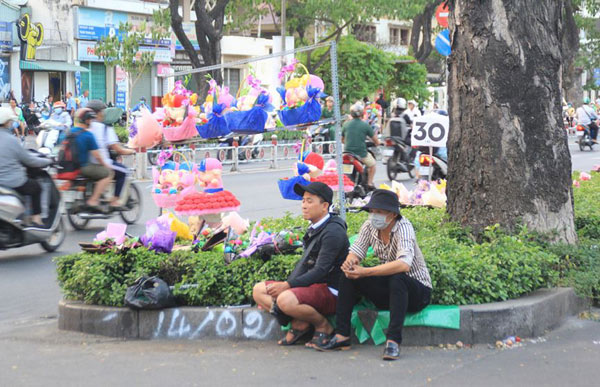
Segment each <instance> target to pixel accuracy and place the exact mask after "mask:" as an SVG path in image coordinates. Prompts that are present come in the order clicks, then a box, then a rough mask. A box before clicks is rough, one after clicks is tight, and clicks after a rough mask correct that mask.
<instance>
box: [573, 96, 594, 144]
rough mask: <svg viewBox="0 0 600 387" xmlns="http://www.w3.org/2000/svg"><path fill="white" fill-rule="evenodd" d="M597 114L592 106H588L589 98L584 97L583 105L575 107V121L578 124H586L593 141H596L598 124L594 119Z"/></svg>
mask: <svg viewBox="0 0 600 387" xmlns="http://www.w3.org/2000/svg"><path fill="white" fill-rule="evenodd" d="M597 120H598V116H597V115H596V112H595V111H594V108H592V107H591V106H590V99H589V98H588V97H585V98H584V99H583V105H582V106H580V107H579V108H577V122H579V124H580V125H584V126H587V127H588V128H589V129H590V137H591V139H592V142H593V143H596V144H597V143H598V141H597V138H598V124H597V123H596V121H597Z"/></svg>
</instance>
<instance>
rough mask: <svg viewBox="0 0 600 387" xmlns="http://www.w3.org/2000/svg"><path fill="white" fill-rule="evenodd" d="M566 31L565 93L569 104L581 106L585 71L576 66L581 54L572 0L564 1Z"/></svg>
mask: <svg viewBox="0 0 600 387" xmlns="http://www.w3.org/2000/svg"><path fill="white" fill-rule="evenodd" d="M564 5H565V7H564V29H563V36H562V42H561V43H562V54H563V62H564V64H563V93H564V98H565V100H566V101H567V102H572V103H573V104H574V105H575V106H579V104H580V102H581V101H582V100H583V85H582V84H581V75H582V74H583V69H582V68H581V67H577V66H576V65H575V59H576V57H577V54H578V53H579V27H577V22H576V21H575V9H574V8H573V4H572V3H571V0H564Z"/></svg>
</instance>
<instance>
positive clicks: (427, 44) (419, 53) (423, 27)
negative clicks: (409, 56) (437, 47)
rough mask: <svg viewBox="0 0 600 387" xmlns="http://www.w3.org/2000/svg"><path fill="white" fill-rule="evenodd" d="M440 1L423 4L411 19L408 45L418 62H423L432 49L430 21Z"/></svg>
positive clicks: (434, 0)
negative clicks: (419, 11)
mask: <svg viewBox="0 0 600 387" xmlns="http://www.w3.org/2000/svg"><path fill="white" fill-rule="evenodd" d="M442 1H444V0H432V1H431V2H430V3H429V4H427V5H426V6H425V8H424V9H423V12H422V13H420V14H419V15H417V16H415V17H414V19H413V25H412V31H411V34H410V46H411V47H412V50H413V56H414V57H415V59H416V60H417V61H418V62H419V63H425V60H426V59H427V58H428V57H429V55H430V54H431V52H432V51H433V46H432V45H431V23H432V19H433V15H434V13H435V10H436V8H437V6H438V5H440V4H441V3H442Z"/></svg>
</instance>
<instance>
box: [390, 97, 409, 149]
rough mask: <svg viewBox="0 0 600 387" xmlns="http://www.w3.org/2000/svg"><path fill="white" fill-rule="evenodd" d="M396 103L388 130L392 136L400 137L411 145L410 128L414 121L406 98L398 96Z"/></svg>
mask: <svg viewBox="0 0 600 387" xmlns="http://www.w3.org/2000/svg"><path fill="white" fill-rule="evenodd" d="M394 105H395V106H394V111H393V115H394V116H393V117H392V118H390V120H389V121H388V131H389V133H390V136H392V137H400V138H401V139H402V141H403V142H404V143H406V144H408V145H410V135H411V130H410V129H411V128H412V124H413V121H412V119H411V118H410V116H409V115H408V114H407V112H406V100H405V99H404V98H396V100H395V101H394Z"/></svg>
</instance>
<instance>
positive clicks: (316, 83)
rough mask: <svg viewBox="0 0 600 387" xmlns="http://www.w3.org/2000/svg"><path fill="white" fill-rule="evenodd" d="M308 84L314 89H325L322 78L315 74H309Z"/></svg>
mask: <svg viewBox="0 0 600 387" xmlns="http://www.w3.org/2000/svg"><path fill="white" fill-rule="evenodd" d="M308 85H309V86H312V87H314V88H316V89H321V91H323V90H325V84H324V83H323V80H322V79H321V78H319V77H317V76H316V75H312V74H311V75H310V76H309V77H308Z"/></svg>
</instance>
